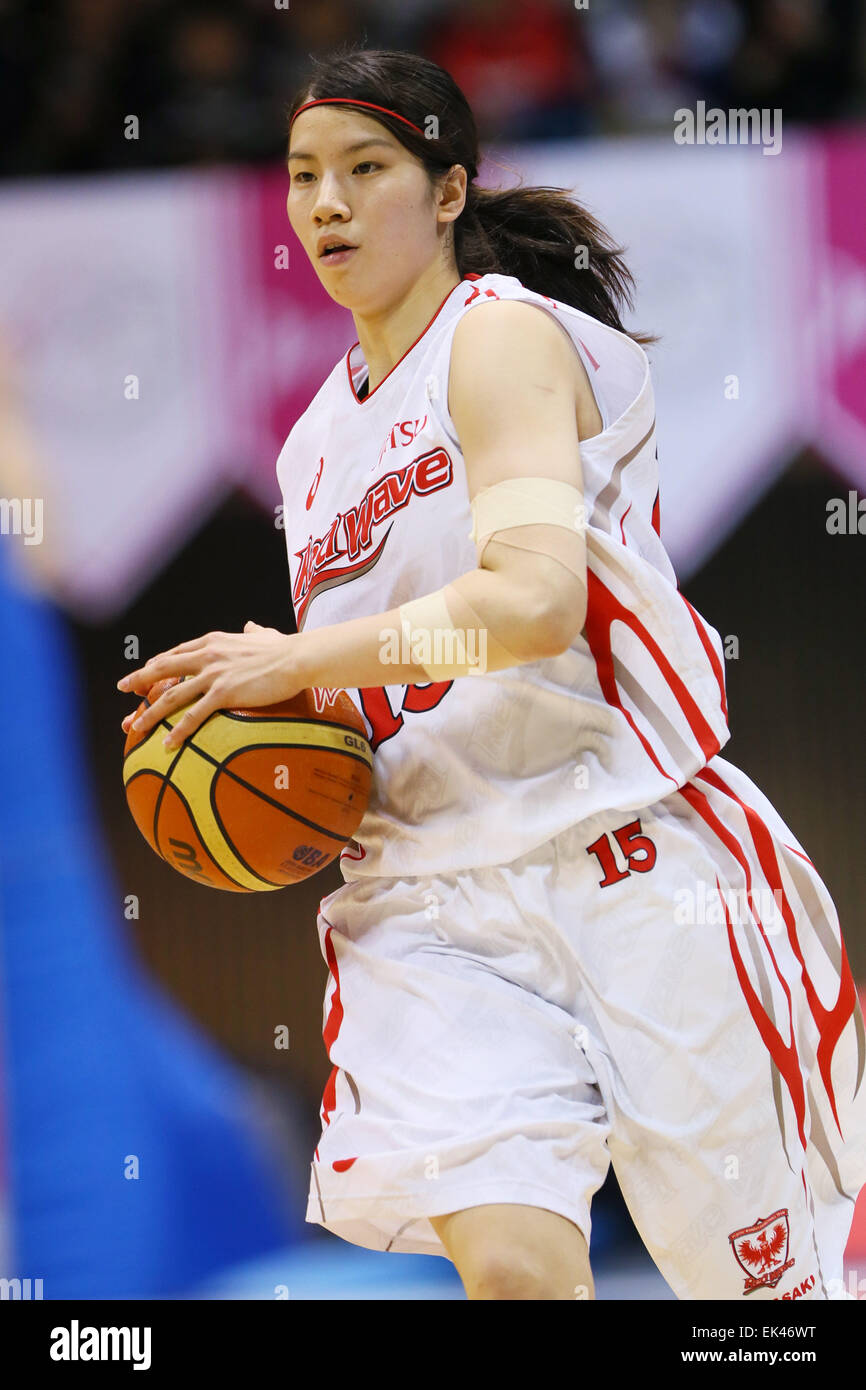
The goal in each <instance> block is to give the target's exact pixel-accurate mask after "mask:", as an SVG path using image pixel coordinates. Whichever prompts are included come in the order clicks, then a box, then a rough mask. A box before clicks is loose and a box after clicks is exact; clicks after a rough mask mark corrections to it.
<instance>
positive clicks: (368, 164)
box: [294, 159, 381, 183]
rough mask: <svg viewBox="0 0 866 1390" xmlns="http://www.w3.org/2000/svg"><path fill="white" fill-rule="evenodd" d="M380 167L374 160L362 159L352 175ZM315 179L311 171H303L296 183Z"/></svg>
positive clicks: (296, 177)
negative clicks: (357, 171) (358, 170)
mask: <svg viewBox="0 0 866 1390" xmlns="http://www.w3.org/2000/svg"><path fill="white" fill-rule="evenodd" d="M380 167H381V166H380V165H378V164H376V163H375V162H374V161H373V160H372V159H362V160H361V163H360V164H356V165H355V168H354V169H353V170H352V173H353V174H354V172H355V170H356V169H378V168H380ZM314 177H315V175H314V174H311V173H310V171H309V169H302V170H300V172H299V173H297V174H295V176H294V182H295V183H299V182H301V181H303V182H306V180H307V179H308V178H310V179H312V178H314Z"/></svg>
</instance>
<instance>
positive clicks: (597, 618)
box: [585, 569, 721, 786]
mask: <svg viewBox="0 0 866 1390" xmlns="http://www.w3.org/2000/svg"><path fill="white" fill-rule="evenodd" d="M615 622H622V623H625V624H626V626H627V627H629V628H631V630H632V632H634V633H635V634H636V636H637V637H639V638H640V640H641V642H642V643H643V645H644V646H645V647H646V649H647V651H648V652H649V654H650V656H651V657H652V659H653V661H654V662H655V664H656V666H657V667H658V669H659V671H660V673H661V675H662V676H663V677H664V679H665V680H666V681H667V683H668V686H669V687H670V690H671V691H672V693H673V695H674V697H675V699H676V701H677V703H678V705H679V707H680V709H681V710H682V712H683V714H684V715H685V718H686V721H687V723H688V726H689V728H690V729H691V731H692V733H693V734H694V736H695V738H696V739H697V742H698V744H699V745H700V749H701V752H702V753H703V755H704V758H705V759H706V760H707V761H708V762H709V760H710V758H712V757H715V755H716V753H718V751H719V749H720V747H721V744H720V743H719V741H718V739H717V738H716V736H715V734H714V733H713V731H712V729H711V728H710V726H709V724H708V723H707V721H706V719H704V716H703V715H702V714H701V712H700V710H699V709H698V706H697V704H696V703H695V701H694V700H693V698H692V696H691V695H690V694H689V691H688V689H687V688H686V685H685V683H684V682H683V681H682V680H681V679H680V677H679V676H678V675H677V673H676V671H675V670H674V668H673V666H672V665H671V663H670V662H669V661H668V659H667V657H666V656H665V654H664V652H663V651H662V649H661V647H660V646H659V645H658V643H657V642H656V641H655V639H654V638H653V637H652V636H651V635H650V633H649V632H648V631H647V629H646V628H645V627H644V625H643V623H642V622H641V621H640V619H639V618H637V617H635V615H634V613H632V612H631V611H630V610H629V609H628V608H626V607H625V605H624V604H622V603H620V601H619V599H618V598H617V597H616V596H615V595H614V594H612V593H611V591H610V589H608V587H607V585H606V584H604V583H603V582H602V580H601V579H599V577H598V575H597V574H595V573H594V572H593V571H592V570H591V569H588V570H587V613H586V627H585V631H586V640H587V642H588V643H589V649H590V651H591V652H592V655H593V657H594V658H595V665H596V670H597V672H598V680H599V685H600V686H601V689H602V693H603V694H604V698H605V699H606V700H607V702H608V704H609V705H613V707H614V708H615V709H618V710H621V711H622V713H623V714H624V715H625V717H626V719H627V720H628V722H629V724H630V726H631V728H632V729H633V731H634V733H636V734H637V736H638V738H639V739H640V741H641V743H642V744H643V747H644V750H645V752H646V754H647V756H648V757H649V758H650V759H651V760H652V762H653V764H654V765H655V767H656V768H658V770H659V772H660V773H661V774H662V776H663V777H667V779H668V781H670V782H673V783H674V784H675V785H677V786H678V785H679V783H678V779H677V778H676V777H672V776H671V774H670V773H669V772H665V770H664V768H663V767H662V765H661V763H660V762H659V760H658V758H657V757H656V755H655V753H654V752H653V749H652V747H651V746H650V744H649V742H648V740H647V739H646V738H644V736H643V734H642V733H641V731H640V729H639V728H638V727H637V724H636V723H635V721H634V719H633V718H632V716H631V714H630V713H629V711H628V710H627V709H626V708H625V706H624V705H623V703H622V700H621V699H620V695H619V690H618V688H617V684H616V676H615V674H614V669H613V651H612V648H611V635H610V634H611V628H612V626H613V624H614V623H615Z"/></svg>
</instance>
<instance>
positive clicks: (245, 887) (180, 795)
mask: <svg viewBox="0 0 866 1390" xmlns="http://www.w3.org/2000/svg"><path fill="white" fill-rule="evenodd" d="M182 751H183V750H182V749H181V752H182ZM172 767H174V763H172ZM147 770H148V769H145V768H143V769H142V772H144V771H147ZM141 775H142V773H141V772H137V773H136V774H135V777H140V776H141ZM135 777H130V779H129V780H130V782H134V781H135ZM162 785H163V789H165V787H167V786H168V777H164V778H163V784H162ZM172 791H173V792H174V794H175V796H176V797H178V798H179V800H180V801H181V802H182V803H183V806H184V809H185V810H186V813H187V815H188V816H189V818H190V821H191V822H192V825H193V826H194V828H195V831H196V834H197V835H198V838H199V840H200V841H201V846H202V849H203V850H204V852H205V854H206V855H207V857H208V859H209V860H210V862H211V864H212V865H213V867H214V868H215V869H216V871H217V872H218V873H221V874H222V875H223V877H224V878H227V879H228V881H229V883H233V884H234V885H235V887H236V888H240V889H242V890H243V891H244V892H246V893H249V892H251V891H252V892H255V889H252V890H251V889H250V887H249V885H248V884H246V883H241V881H240V879H238V878H234V876H233V875H232V874H230V873H229V872H228V870H227V869H224V868H223V866H222V865H221V864H218V863H217V861H216V860H215V859H214V857H213V855H212V854H211V852H210V850H209V849H208V847H207V845H206V844H205V842H204V840H203V839H202V836H201V834H200V832H199V828H198V826H197V825H196V819H195V815H194V814H193V809H192V807H191V806H190V804H189V802H188V801H187V799H186V797H185V796H184V794H183V792H182V791H180V789H179V788H178V787H175V786H172ZM220 829H221V830H222V832H223V838H225V839H226V844H228V845H229V847H230V848H231V849H232V851H233V852H234V853H235V854H237V851H236V850H235V849H234V845H232V843H231V841H230V840H228V839H227V838H226V834H225V830H224V829H223V827H222V826H220ZM154 839H155V840H156V843H157V845H158V844H159V839H158V838H157V836H156V835H154ZM169 839H171V836H169ZM159 854H160V857H161V858H162V859H163V860H164V861H165V863H166V864H168V865H169V866H170V867H171V868H173V869H177V871H178V873H184V871H183V869H181V868H179V866H178V865H177V864H175V863H174V861H173V860H172V859H169V857H168V855H167V854H165V853H164V852H163V850H162V849H160V850H159ZM237 858H238V859H240V862H241V863H242V864H243V862H244V861H243V860H242V859H241V857H240V855H239V854H238V855H237ZM244 867H245V868H247V867H248V866H247V865H244ZM250 873H251V874H252V875H253V877H254V878H258V879H261V881H262V883H267V884H269V885H270V887H272V888H273V887H282V884H272V883H270V880H269V879H267V878H262V876H261V874H257V873H256V872H255V870H254V869H250ZM184 877H185V878H188V879H190V880H191V881H192V882H193V883H201V879H200V878H197V877H196V875H195V874H188V873H184ZM207 886H208V887H209V888H212V887H213V886H214V885H213V884H208V885H207Z"/></svg>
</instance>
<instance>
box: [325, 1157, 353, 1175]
mask: <svg viewBox="0 0 866 1390" xmlns="http://www.w3.org/2000/svg"><path fill="white" fill-rule="evenodd" d="M357 1162H358V1156H357V1154H356V1155H355V1157H354V1158H335V1159H334V1161H333V1163H332V1164H331V1167H332V1168H333V1170H334V1172H335V1173H346V1172H348V1170H349V1169H350V1168H351V1166H352V1164H353V1163H357Z"/></svg>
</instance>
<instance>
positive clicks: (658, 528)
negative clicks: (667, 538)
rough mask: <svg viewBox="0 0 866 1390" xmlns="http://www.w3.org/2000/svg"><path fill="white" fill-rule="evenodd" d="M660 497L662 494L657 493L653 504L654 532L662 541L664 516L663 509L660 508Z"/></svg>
mask: <svg viewBox="0 0 866 1390" xmlns="http://www.w3.org/2000/svg"><path fill="white" fill-rule="evenodd" d="M660 496H661V493H660V492H657V493H656V500H655V501H654V502H653V516H652V522H653V530H654V531H655V533H656V535H657V536H658V538H659V540H661V538H662V514H661V509H660V506H659V497H660Z"/></svg>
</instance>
